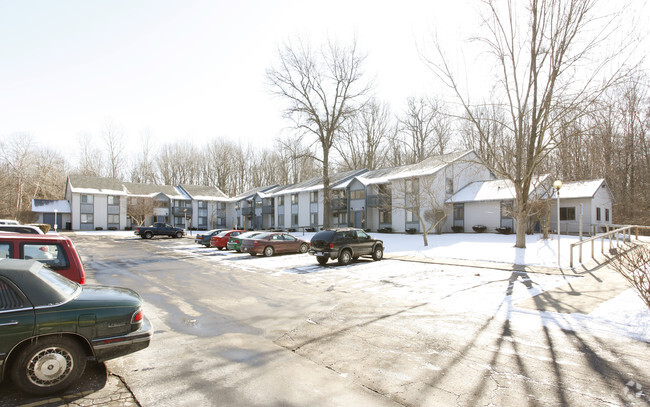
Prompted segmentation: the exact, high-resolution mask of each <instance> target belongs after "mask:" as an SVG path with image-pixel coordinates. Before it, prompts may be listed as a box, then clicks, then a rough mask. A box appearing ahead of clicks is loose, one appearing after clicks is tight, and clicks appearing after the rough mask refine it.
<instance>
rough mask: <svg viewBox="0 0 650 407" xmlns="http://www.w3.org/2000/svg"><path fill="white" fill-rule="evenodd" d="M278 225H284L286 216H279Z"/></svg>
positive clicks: (281, 226)
mask: <svg viewBox="0 0 650 407" xmlns="http://www.w3.org/2000/svg"><path fill="white" fill-rule="evenodd" d="M278 227H280V228H283V227H284V216H278Z"/></svg>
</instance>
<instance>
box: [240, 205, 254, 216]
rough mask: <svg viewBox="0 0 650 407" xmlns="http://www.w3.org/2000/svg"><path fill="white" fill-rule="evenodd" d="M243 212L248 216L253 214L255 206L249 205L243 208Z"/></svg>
mask: <svg viewBox="0 0 650 407" xmlns="http://www.w3.org/2000/svg"><path fill="white" fill-rule="evenodd" d="M241 214H242V215H243V216H248V215H252V214H253V208H252V207H251V206H247V207H246V208H241Z"/></svg>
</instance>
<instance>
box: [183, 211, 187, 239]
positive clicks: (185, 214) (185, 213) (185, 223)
mask: <svg viewBox="0 0 650 407" xmlns="http://www.w3.org/2000/svg"><path fill="white" fill-rule="evenodd" d="M183 215H184V216H185V222H184V223H183V226H185V233H187V208H185V209H183Z"/></svg>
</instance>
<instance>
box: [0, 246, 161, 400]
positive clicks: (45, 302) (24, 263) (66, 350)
mask: <svg viewBox="0 0 650 407" xmlns="http://www.w3.org/2000/svg"><path fill="white" fill-rule="evenodd" d="M142 305H143V304H142V300H141V298H140V296H139V295H138V294H137V293H136V292H135V291H133V290H130V289H128V288H119V287H110V286H99V285H95V286H93V285H79V284H77V283H75V282H73V281H70V280H68V279H67V278H65V277H63V276H61V275H60V274H57V273H55V272H53V271H51V270H49V269H47V268H46V267H44V266H43V265H42V264H41V263H39V262H37V261H34V260H16V259H2V260H0V380H2V379H3V378H4V377H5V374H10V375H11V378H12V379H13V382H14V384H15V385H16V386H17V387H18V388H20V389H21V390H22V391H24V392H27V393H32V394H36V395H45V394H50V393H54V392H58V391H60V390H63V389H65V388H66V387H68V386H70V385H71V384H72V383H74V382H75V381H76V380H77V379H78V378H79V377H80V376H81V375H82V373H83V371H84V369H85V367H86V361H87V360H88V359H94V360H96V361H98V362H102V361H105V360H109V359H113V358H117V357H120V356H123V355H127V354H129V353H133V352H136V351H138V350H141V349H144V348H146V347H147V346H149V343H150V341H151V337H152V335H153V327H152V326H151V323H150V322H149V320H148V319H147V318H145V316H144V313H143V310H142Z"/></svg>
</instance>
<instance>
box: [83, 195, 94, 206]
mask: <svg viewBox="0 0 650 407" xmlns="http://www.w3.org/2000/svg"><path fill="white" fill-rule="evenodd" d="M81 203H85V204H91V203H93V196H92V195H81Z"/></svg>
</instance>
